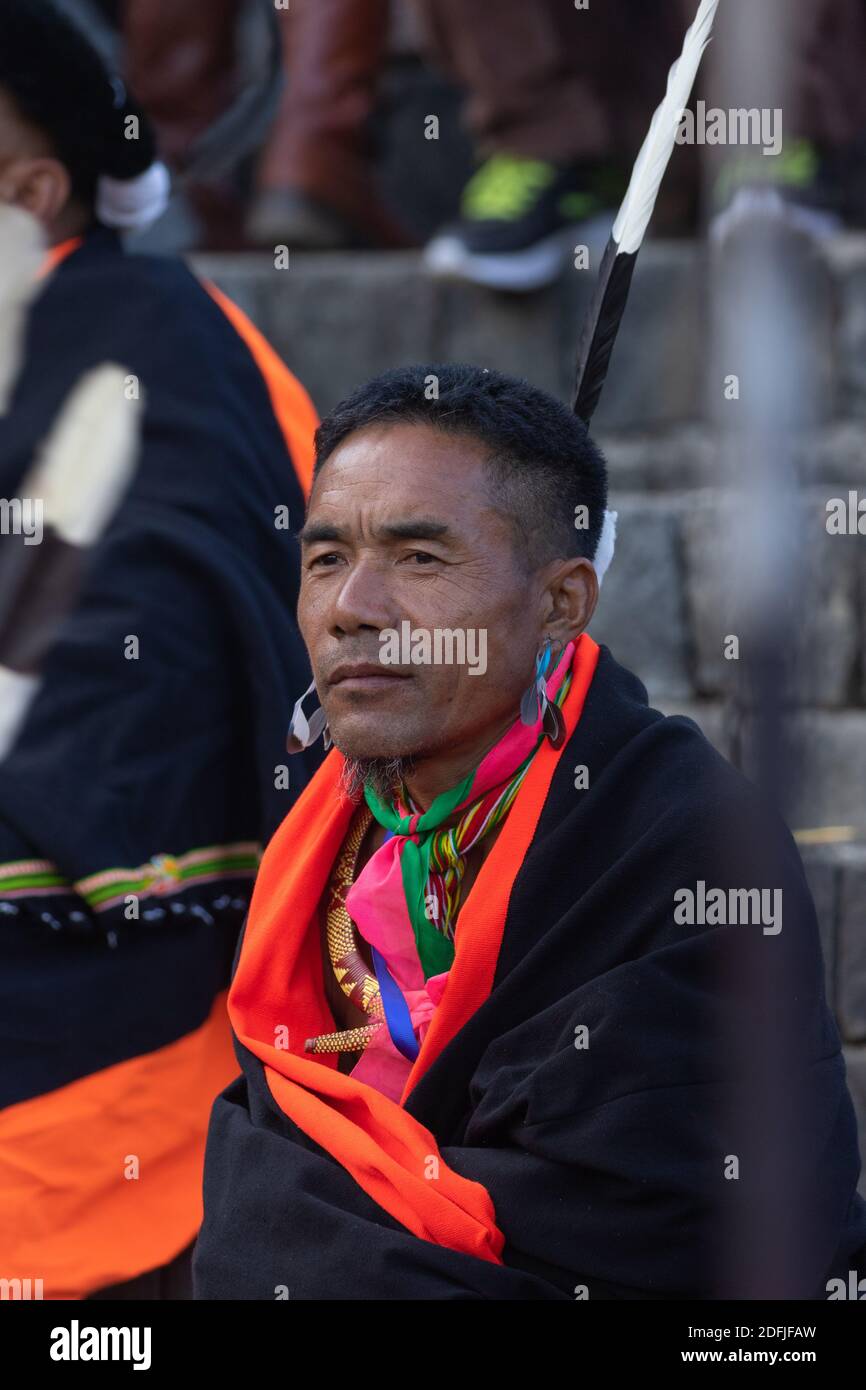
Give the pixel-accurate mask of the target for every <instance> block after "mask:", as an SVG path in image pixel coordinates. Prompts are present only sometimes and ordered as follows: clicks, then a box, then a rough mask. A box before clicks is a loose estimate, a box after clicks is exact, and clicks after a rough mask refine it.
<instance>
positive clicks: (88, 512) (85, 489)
mask: <svg viewBox="0 0 866 1390" xmlns="http://www.w3.org/2000/svg"><path fill="white" fill-rule="evenodd" d="M126 377H127V373H126V372H125V371H124V369H123V368H122V367H116V366H113V365H111V364H108V363H106V364H105V365H104V366H102V367H94V368H93V370H92V371H89V372H87V373H86V374H85V375H84V376H83V377H82V378H81V380H80V381H79V382H78V384H77V385H76V386H75V387H73V389H72V390H71V391H70V393H69V395H68V396H67V398H66V401H65V402H64V405H63V409H62V410H61V412H60V415H59V416H58V418H57V420H56V422H55V424H54V425H53V427H52V430H51V433H50V434H49V436H48V438H47V440H46V441H45V443H44V444H43V446H42V449H41V450H40V454H39V458H38V460H37V462H36V464H35V465H34V467H33V468H32V469H31V471H30V472H29V473H28V474H27V477H26V478H25V479H24V482H23V484H22V487H21V495H22V496H23V497H32V498H34V499H37V498H38V499H41V500H42V503H43V524H44V526H52V527H53V528H54V529H55V530H56V531H57V532H58V533H59V534H60V535H61V536H63V538H64V539H65V540H67V541H69V542H70V543H71V544H73V545H80V546H86V545H91V544H92V543H93V542H94V541H95V540H96V539H97V538H98V536H99V535H100V534H101V533H102V531H103V529H104V527H105V526H106V524H107V522H108V521H109V520H110V518H111V515H112V513H113V512H114V510H115V508H116V507H117V504H118V503H119V501H120V499H121V497H122V496H123V494H124V492H125V491H126V489H127V486H128V485H129V482H130V479H131V478H132V475H133V472H134V470H135V463H136V458H137V454H138V438H139V423H140V418H141V406H142V401H141V399H136V398H133V399H131V400H130V399H127V396H126V392H125V385H126Z"/></svg>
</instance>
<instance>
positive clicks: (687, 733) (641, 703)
mask: <svg viewBox="0 0 866 1390" xmlns="http://www.w3.org/2000/svg"><path fill="white" fill-rule="evenodd" d="M579 768H583V769H585V773H584V778H583V781H584V783H585V788H584V789H585V791H586V793H592V792H593V791H594V792H595V793H596V797H595V800H596V811H595V813H596V814H601V813H602V812H604V811H605V810H606V811H608V812H609V813H610V815H611V817H612V818H622V819H624V821H625V822H626V823H627V824H628V825H629V826H630V827H631V829H632V833H633V834H635V835H637V834H639V833H641V829H642V827H647V828H650V827H653V828H658V827H661V826H663V825H674V826H676V827H677V828H678V829H677V833H679V834H681V835H682V837H683V838H684V840H694V839H695V838H703V836H704V835H707V834H709V835H713V836H715V837H716V838H718V837H724V838H725V839H729V838H730V835H731V832H732V831H733V830H734V829H737V831H738V832H739V831H740V830H742V829H743V828H744V827H750V828H751V829H752V830H760V832H761V835H762V838H763V839H764V840H765V841H766V840H771V841H772V842H773V843H774V844H775V845H776V846H777V847H779V848H781V847H782V846H786V847H787V846H790V847H791V848H793V841H792V839H791V836H790V832H789V830H788V828H787V826H786V825H785V824H784V821H783V819H782V817H781V815H780V813H779V811H778V809H777V808H776V806H775V805H774V804H773V802H772V800H771V798H770V797H769V796H768V795H767V794H766V793H765V792H764V791H762V790H761V788H759V787H758V786H756V785H755V784H754V783H753V782H752V781H750V780H749V778H748V777H746V776H745V775H744V774H743V773H742V772H741V771H740V770H739V769H737V768H736V767H734V766H733V764H732V763H731V762H729V761H728V759H727V758H725V757H723V755H722V754H721V753H720V752H719V751H718V750H717V749H716V748H715V747H714V746H713V744H712V743H711V742H710V740H709V739H708V738H707V736H706V734H705V733H704V732H703V730H702V729H701V728H700V727H699V725H698V724H697V723H696V722H695V721H694V720H693V719H692V718H690V717H688V716H687V715H684V714H663V713H662V712H661V711H660V710H658V709H655V708H653V707H652V705H650V703H649V699H648V696H647V692H646V689H645V687H644V685H643V683H642V682H641V681H640V680H639V679H638V677H637V676H635V675H634V674H633V673H632V672H631V671H628V670H627V669H626V668H625V667H623V666H621V665H620V664H619V663H618V662H617V661H616V660H615V659H614V657H613V656H612V654H611V652H610V651H609V650H608V648H606V647H604V646H602V647H601V651H600V655H599V662H598V668H597V672H596V676H595V679H594V680H593V682H592V685H591V687H590V690H589V693H588V695H587V699H586V703H585V706H584V710H583V714H582V716H581V719H580V721H579V723H578V725H577V728H576V729H575V731H574V734H573V735H572V738H571V740H570V743H569V745H568V747H567V748H566V749H565V750H564V753H563V757H562V759H561V767H560V769H559V770H558V773H557V779H556V781H557V782H558V783H559V788H558V797H557V799H558V800H560V801H561V800H562V796H563V785H565V787H566V795H567V794H568V793H567V789H568V787H571V788H573V790H578V789H580V788H579V783H580V780H581V779H580V776H579V773H578V771H577V769H579ZM572 795H573V793H572ZM590 805H591V801H588V802H587V806H590Z"/></svg>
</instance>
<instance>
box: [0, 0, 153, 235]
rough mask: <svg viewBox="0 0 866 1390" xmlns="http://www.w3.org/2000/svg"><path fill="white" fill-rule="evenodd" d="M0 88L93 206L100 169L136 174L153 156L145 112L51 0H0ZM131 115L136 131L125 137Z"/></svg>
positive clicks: (80, 196)
mask: <svg viewBox="0 0 866 1390" xmlns="http://www.w3.org/2000/svg"><path fill="white" fill-rule="evenodd" d="M0 90H2V91H3V92H4V93H5V94H6V95H7V96H8V97H9V99H10V100H11V101H12V104H13V106H14V107H15V109H16V110H17V111H18V114H19V115H20V116H21V117H22V119H23V120H25V121H27V122H28V123H29V124H30V125H32V126H35V127H36V129H37V130H39V131H41V132H42V134H43V135H45V136H46V138H47V139H48V140H49V141H50V142H51V145H52V147H53V149H54V151H55V154H56V156H57V158H58V159H59V160H60V161H61V163H62V164H63V165H64V167H65V168H66V169H67V171H68V173H69V176H70V179H71V181H72V191H73V195H74V196H75V197H76V198H78V199H80V200H81V201H82V202H83V203H85V204H86V205H87V206H88V207H89V208H91V209H92V208H93V205H94V202H95V199H96V186H97V181H98V179H99V177H100V176H101V175H103V174H104V175H108V176H109V177H110V178H115V179H131V178H135V177H136V176H137V175H138V174H143V173H144V172H145V170H146V169H148V168H149V167H150V165H151V164H152V163H153V161H154V159H155V158H156V142H155V139H154V135H153V131H152V129H151V127H150V124H149V122H148V121H147V118H146V117H145V116H144V113H143V112H142V111H141V109H140V108H139V107H138V106H136V105H135V103H134V102H133V101H132V99H131V98H130V97H129V95H128V94H127V92H126V90H125V88H124V86H123V84H122V83H121V82H120V80H119V79H118V78H116V77H114V76H113V75H112V74H111V73H110V72H109V71H108V69H107V67H106V65H105V63H104V62H103V60H102V58H101V56H100V54H99V53H98V52H97V50H96V48H95V47H94V46H93V44H92V43H91V42H90V39H89V38H88V37H87V35H86V34H85V33H84V32H83V31H82V30H81V29H80V28H79V26H78V25H77V24H76V23H75V22H74V21H73V20H72V19H70V18H69V17H68V16H67V15H65V14H64V13H62V12H61V11H60V10H59V9H58V8H57V6H56V5H55V4H54V3H53V0H0ZM130 116H135V117H136V118H137V122H138V125H137V138H136V139H128V138H127V121H128V118H129V117H130Z"/></svg>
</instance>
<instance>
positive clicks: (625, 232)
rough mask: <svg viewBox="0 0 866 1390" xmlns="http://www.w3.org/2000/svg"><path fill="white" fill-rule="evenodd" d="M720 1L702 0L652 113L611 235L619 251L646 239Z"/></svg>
mask: <svg viewBox="0 0 866 1390" xmlns="http://www.w3.org/2000/svg"><path fill="white" fill-rule="evenodd" d="M718 3H719V0H701V4H700V8H699V9H698V12H697V14H696V16H695V19H694V23H693V24H692V25H691V27H690V29H689V30H688V31H687V33H686V36H685V39H684V40H683V51H682V53H681V54H680V56H679V58H678V59H677V61H676V62H675V63H674V65H673V67H672V68H671V70H670V72H669V73H668V85H667V91H666V92H665V96H664V100H663V101H662V103H661V105H660V106H659V107H658V109H657V110H656V112H655V115H654V116H653V118H652V121H651V123H650V128H649V131H648V132H647V137H646V139H645V140H644V142H643V145H642V146H641V150H640V154H639V155H638V157H637V159H636V161H635V166H634V169H633V170H632V175H631V181H630V183H629V186H628V189H627V190H626V195H625V197H624V199H623V201H622V206H621V207H620V210H619V212H618V214H617V218H616V221H615V222H614V224H613V232H612V233H611V235H612V236H613V239H614V241H615V242H616V244H617V248H618V250H619V251H620V252H624V253H626V252H627V253H629V254H633V253H634V252H635V251H637V250H638V249H639V247H640V244H641V242H642V241H643V239H644V233H645V232H646V229H647V226H648V224H649V220H650V218H651V216H652V211H653V208H654V206H655V201H656V198H657V196H658V191H659V187H660V185H661V181H662V178H663V177H664V172H665V169H666V168H667V166H668V161H669V159H670V157H671V154H672V152H673V148H674V145H675V143H676V134H677V130H678V129H679V125H680V121H681V120H682V114H683V111H684V110H685V108H686V106H687V105H688V100H689V97H690V96H691V92H692V87H693V86H694V81H695V77H696V76H697V71H698V68H699V67H700V64H701V58H702V56H703V52H704V49H705V48H706V46H707V44H708V43H709V41H710V35H711V33H712V28H713V20H714V19H715V16H716V9H717V8H718Z"/></svg>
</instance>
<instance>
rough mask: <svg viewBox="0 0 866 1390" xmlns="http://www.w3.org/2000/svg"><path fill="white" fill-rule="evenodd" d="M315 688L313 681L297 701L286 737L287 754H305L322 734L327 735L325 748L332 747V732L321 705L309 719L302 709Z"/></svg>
mask: <svg viewBox="0 0 866 1390" xmlns="http://www.w3.org/2000/svg"><path fill="white" fill-rule="evenodd" d="M315 688H316V682H315V681H311V682H310V684H309V685H308V686H307V688H306V690H305V691H304V693H303V695H301V696H299V698H298V699H297V700H296V701H295V708H294V709H293V710H292V717H291V719H290V720H289V732H288V734H287V735H286V752H287V753H301V752H303V750H304V749H305V748H309V747H310V744H311V743H315V741H316V739H317V738H318V737H319V736H320V734H322V733H324V735H325V748H330V746H331V732H330V730H329V728H328V725H327V721H326V717H325V711H324V710H323V709H322V707H321V705H320V706H319V708H318V709H317V710H314V711H313V713H312V714H311V715H310V718H309V719H307V716H306V715H305V714H304V711H303V709H302V708H301V706H302V705H303V703H304V701H305V700H306V698H307V696H308V695H311V694H312V692H313V691H314V690H315Z"/></svg>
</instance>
